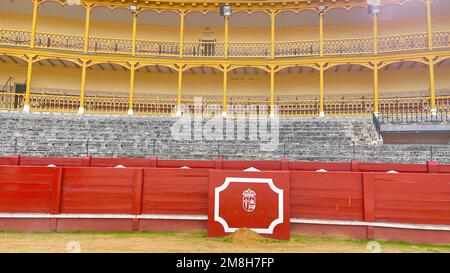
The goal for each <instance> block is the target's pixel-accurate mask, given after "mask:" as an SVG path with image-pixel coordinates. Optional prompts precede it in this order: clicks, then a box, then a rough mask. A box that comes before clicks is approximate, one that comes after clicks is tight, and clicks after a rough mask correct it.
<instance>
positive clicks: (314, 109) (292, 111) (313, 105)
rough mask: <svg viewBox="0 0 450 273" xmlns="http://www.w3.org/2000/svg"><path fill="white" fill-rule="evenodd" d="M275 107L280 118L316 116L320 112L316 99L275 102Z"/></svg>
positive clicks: (318, 101) (318, 102)
mask: <svg viewBox="0 0 450 273" xmlns="http://www.w3.org/2000/svg"><path fill="white" fill-rule="evenodd" d="M276 105H277V106H278V114H279V115H280V116H282V117H303V116H318V115H319V112H320V100H318V99H290V100H277V101H276Z"/></svg>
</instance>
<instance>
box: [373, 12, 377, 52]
mask: <svg viewBox="0 0 450 273" xmlns="http://www.w3.org/2000/svg"><path fill="white" fill-rule="evenodd" d="M373 54H375V55H376V54H378V14H377V13H374V14H373Z"/></svg>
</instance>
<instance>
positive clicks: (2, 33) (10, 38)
mask: <svg viewBox="0 0 450 273" xmlns="http://www.w3.org/2000/svg"><path fill="white" fill-rule="evenodd" d="M30 40H31V32H30V31H23V30H12V29H0V44H2V45H16V46H30Z"/></svg>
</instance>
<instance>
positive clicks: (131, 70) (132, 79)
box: [128, 63, 136, 116]
mask: <svg viewBox="0 0 450 273" xmlns="http://www.w3.org/2000/svg"><path fill="white" fill-rule="evenodd" d="M135 72H136V64H135V63H131V66H130V100H129V107H128V115H130V116H131V115H133V101H134V74H135Z"/></svg>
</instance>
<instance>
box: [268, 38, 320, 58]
mask: <svg viewBox="0 0 450 273" xmlns="http://www.w3.org/2000/svg"><path fill="white" fill-rule="evenodd" d="M319 54H320V43H319V41H295V42H277V43H275V55H276V56H278V57H293V56H317V55H319Z"/></svg>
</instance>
